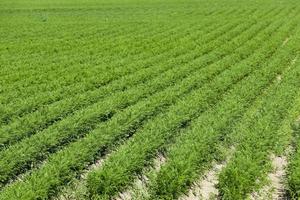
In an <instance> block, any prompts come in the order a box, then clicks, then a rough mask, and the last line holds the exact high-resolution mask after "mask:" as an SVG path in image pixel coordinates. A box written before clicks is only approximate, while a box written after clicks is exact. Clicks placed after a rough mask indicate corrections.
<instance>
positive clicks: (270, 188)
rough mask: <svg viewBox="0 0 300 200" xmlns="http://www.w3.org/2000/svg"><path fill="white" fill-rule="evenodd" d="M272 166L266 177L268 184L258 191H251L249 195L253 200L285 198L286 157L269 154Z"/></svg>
mask: <svg viewBox="0 0 300 200" xmlns="http://www.w3.org/2000/svg"><path fill="white" fill-rule="evenodd" d="M270 157H271V158H270V159H271V161H272V166H273V171H272V172H271V173H269V174H268V179H269V181H270V184H268V185H266V186H264V187H263V188H262V189H261V190H260V191H258V192H253V193H252V194H251V195H250V199H253V200H266V199H270V200H277V199H286V192H285V188H284V186H285V183H284V180H285V176H286V172H285V169H286V167H287V164H288V162H287V157H286V156H285V155H283V156H275V155H271V156H270Z"/></svg>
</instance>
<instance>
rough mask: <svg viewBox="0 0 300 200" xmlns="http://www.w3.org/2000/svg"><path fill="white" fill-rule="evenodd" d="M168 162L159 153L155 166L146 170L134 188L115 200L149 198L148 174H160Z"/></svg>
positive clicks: (119, 195) (122, 193) (120, 194)
mask: <svg viewBox="0 0 300 200" xmlns="http://www.w3.org/2000/svg"><path fill="white" fill-rule="evenodd" d="M165 162H166V157H165V156H164V155H163V154H161V153H159V154H158V156H157V157H156V158H155V160H154V162H153V163H154V164H153V166H152V167H151V168H149V169H146V170H145V171H146V172H145V173H143V175H141V176H139V177H138V178H137V179H136V180H135V181H134V183H133V186H132V187H131V188H129V189H128V190H125V191H123V192H121V193H119V194H118V196H117V197H116V198H114V200H132V199H143V198H146V197H149V194H148V190H147V188H148V182H149V178H148V176H147V174H149V173H151V174H153V173H157V172H159V170H160V168H161V166H162V165H163V164H164V163H165Z"/></svg>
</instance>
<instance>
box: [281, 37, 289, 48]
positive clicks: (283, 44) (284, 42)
mask: <svg viewBox="0 0 300 200" xmlns="http://www.w3.org/2000/svg"><path fill="white" fill-rule="evenodd" d="M289 40H290V38H289V37H287V38H286V39H285V40H284V41H283V43H282V46H285V45H286V43H288V41H289Z"/></svg>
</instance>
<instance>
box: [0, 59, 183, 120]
mask: <svg viewBox="0 0 300 200" xmlns="http://www.w3.org/2000/svg"><path fill="white" fill-rule="evenodd" d="M178 55H180V54H178ZM142 66H143V65H142ZM149 67H150V66H149V64H146V70H147V69H148V68H149ZM129 75H130V74H129ZM114 77H118V76H114ZM91 80H92V79H91ZM100 80H101V79H100ZM77 89H78V88H77ZM91 89H92V88H91ZM96 89H97V88H96ZM83 90H84V88H83ZM64 91H66V92H68V90H64ZM47 94H48V93H46V94H45V95H47ZM71 94H72V93H71ZM45 95H42V96H41V97H35V98H33V99H32V100H31V101H33V102H32V103H31V104H33V105H31V106H34V105H36V104H37V103H38V102H39V101H42V102H43V101H45V99H44V98H45ZM58 95H59V96H61V97H64V93H63V94H61V92H60V91H58ZM50 97H51V98H53V94H52V95H51V96H50ZM37 98H38V99H40V100H39V101H37V100H38V99H37ZM50 100H51V99H50ZM55 100H56V99H55V96H54V101H55ZM58 100H59V99H58ZM36 101H37V102H36ZM48 101H49V100H48ZM46 103H47V98H46ZM50 103H51V102H50ZM22 104H23V107H24V106H25V108H26V106H28V105H27V104H29V105H30V102H27V101H25V103H24V102H23V103H22ZM13 105H14V104H13ZM17 106H18V105H15V106H11V107H8V108H10V110H12V112H13V111H15V110H16V109H17V108H18V107H17ZM25 108H24V109H25ZM33 108H34V107H33ZM24 109H23V110H24ZM23 110H22V109H20V108H19V111H18V112H19V113H20V112H22V111H23ZM25 111H26V110H25ZM7 112H8V111H7ZM3 118H4V116H3Z"/></svg>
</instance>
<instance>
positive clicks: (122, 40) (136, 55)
mask: <svg viewBox="0 0 300 200" xmlns="http://www.w3.org/2000/svg"><path fill="white" fill-rule="evenodd" d="M225 14H226V13H225ZM210 21H211V19H210ZM173 27H175V28H179V27H178V26H175V25H173ZM134 30H135V31H136V30H140V29H134ZM151 30H152V31H155V29H154V30H153V29H151ZM168 30H169V31H171V30H170V29H168ZM155 32H157V30H156V31H155ZM145 33H147V34H149V31H147V30H146V31H145ZM164 34H165V35H167V33H164ZM129 35H130V33H129ZM150 35H151V34H150ZM121 36H122V37H125V38H128V37H126V36H124V34H123V35H121ZM134 37H136V35H134ZM112 38H114V37H112ZM85 39H86V38H85ZM114 39H115V40H116V38H114ZM115 40H114V42H116V41H115ZM117 41H121V42H122V43H126V42H125V41H126V40H124V39H123V38H121V39H118V40H117ZM91 43H92V44H93V42H91ZM133 44H134V45H136V46H138V45H137V44H136V43H133ZM152 45H154V44H152ZM79 46H80V45H79ZM127 46H128V45H126V47H127ZM114 49H115V48H113V49H112V50H114ZM72 50H73V49H72ZM151 50H152V49H151ZM110 51H111V50H110ZM110 51H109V52H110ZM141 53H142V52H141ZM143 53H144V52H143ZM132 56H135V57H137V58H139V56H138V54H136V53H135V54H134V55H132ZM132 56H130V58H131V59H133V58H132ZM97 57H99V55H97ZM79 58H80V56H79ZM119 59H120V58H119ZM71 60H72V62H73V63H74V60H73V59H71ZM97 60H99V59H97ZM117 60H118V59H117ZM55 69H57V67H56V68H55ZM58 69H60V68H58ZM63 69H66V68H63ZM35 72H36V71H35ZM9 86H12V85H9Z"/></svg>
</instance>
